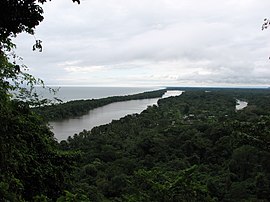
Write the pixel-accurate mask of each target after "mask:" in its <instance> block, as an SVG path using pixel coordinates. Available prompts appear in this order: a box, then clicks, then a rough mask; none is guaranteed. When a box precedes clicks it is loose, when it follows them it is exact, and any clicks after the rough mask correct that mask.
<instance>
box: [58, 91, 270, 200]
mask: <svg viewBox="0 0 270 202" xmlns="http://www.w3.org/2000/svg"><path fill="white" fill-rule="evenodd" d="M181 90H183V89H181ZM185 90H186V92H185V93H183V94H182V95H181V96H178V97H170V98H166V99H160V100H159V102H158V106H152V107H149V108H148V109H146V110H145V111H143V112H142V113H141V114H134V115H128V116H126V117H124V118H121V119H120V120H118V121H113V122H112V123H110V124H107V125H103V126H99V127H95V128H94V129H92V130H91V131H85V130H84V131H83V132H81V133H80V134H78V135H75V136H74V137H72V138H68V140H67V141H61V142H60V147H61V149H63V150H65V151H68V152H71V151H72V152H75V151H76V152H80V153H81V158H78V159H77V162H76V164H75V166H74V170H73V172H72V173H70V175H69V180H70V181H69V182H70V185H69V186H68V190H69V191H70V192H71V193H76V194H75V195H73V197H75V198H76V197H81V196H84V197H85V199H86V198H88V199H89V201H269V200H270V198H269V196H270V167H269V165H270V135H269V131H270V130H269V126H270V109H269V107H270V102H269V96H270V91H269V90H250V89H246V90H239V89H235V90H234V89H227V90H224V89H215V90H213V89H212V91H211V92H209V91H210V90H209V91H205V89H200V90H198V89H189V90H188V89H185ZM236 99H241V100H246V101H248V107H246V108H244V109H243V110H239V111H236V110H235V105H236Z"/></svg>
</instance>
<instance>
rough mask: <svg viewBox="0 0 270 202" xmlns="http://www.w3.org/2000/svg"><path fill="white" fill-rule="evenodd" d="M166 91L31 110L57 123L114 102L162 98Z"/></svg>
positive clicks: (73, 102)
mask: <svg viewBox="0 0 270 202" xmlns="http://www.w3.org/2000/svg"><path fill="white" fill-rule="evenodd" d="M166 91H167V89H160V90H155V91H148V92H143V93H137V94H133V95H123V96H110V97H106V98H100V99H87V100H73V101H68V102H64V103H59V104H53V105H47V106H42V107H37V108H33V110H34V111H35V112H36V113H38V114H40V115H41V116H42V117H43V118H44V119H45V120H46V121H57V120H63V119H67V118H72V117H78V116H82V115H84V114H87V113H88V112H89V111H90V110H92V109H95V108H98V107H102V106H105V105H108V104H111V103H114V102H122V101H129V100H141V99H151V98H158V97H162V96H163V95H164V93H165V92H166Z"/></svg>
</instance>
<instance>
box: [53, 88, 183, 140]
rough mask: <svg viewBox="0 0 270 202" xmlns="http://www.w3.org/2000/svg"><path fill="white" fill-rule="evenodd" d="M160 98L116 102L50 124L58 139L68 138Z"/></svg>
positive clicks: (144, 107) (144, 106) (150, 104)
mask: <svg viewBox="0 0 270 202" xmlns="http://www.w3.org/2000/svg"><path fill="white" fill-rule="evenodd" d="M181 94H182V91H167V92H166V93H165V94H164V95H163V96H162V98H166V97H170V96H177V95H181ZM159 99H160V98H153V99H143V100H130V101H124V102H115V103H112V104H108V105H105V106H103V107H99V108H96V109H93V110H90V111H89V112H88V114H85V115H83V116H80V117H77V118H71V119H65V120H61V121H54V122H50V123H49V124H50V126H51V127H52V129H51V130H52V132H53V133H54V135H55V137H56V139H57V140H58V141H61V140H66V139H67V138H68V136H73V135H74V134H75V133H77V134H78V133H79V132H81V131H83V130H84V129H86V130H91V129H92V128H93V127H95V126H99V125H103V124H107V123H110V122H111V121H112V120H118V119H120V118H121V117H124V116H126V115H128V114H135V113H141V112H142V111H143V110H145V109H146V108H147V107H148V106H153V105H155V104H157V101H158V100H159Z"/></svg>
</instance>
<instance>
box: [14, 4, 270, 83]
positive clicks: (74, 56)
mask: <svg viewBox="0 0 270 202" xmlns="http://www.w3.org/2000/svg"><path fill="white" fill-rule="evenodd" d="M42 7H43V9H44V21H43V22H42V23H41V24H40V25H39V26H38V27H37V29H36V33H35V35H34V36H32V35H28V34H20V35H18V37H17V38H16V39H15V40H14V42H15V43H16V44H17V50H16V53H17V54H18V55H20V56H21V57H22V58H23V63H24V64H26V65H27V66H28V67H29V73H31V74H33V75H34V76H36V77H39V78H41V79H43V80H44V81H45V83H46V84H47V85H57V86H63V85H71V86H72V85H76V86H77V85H78V86H142V87H143V86H149V87H150V86H224V87H231V86H236V87H238V86H239V87H250V86H257V87H263V86H270V60H269V59H268V58H269V56H270V30H264V31H262V30H261V27H262V24H263V20H264V19H265V18H268V17H270V13H269V9H270V1H269V0H226V1H225V0H204V1H201V0H143V1H140V0H136V1H135V0H81V4H80V5H78V4H77V3H72V1H71V0H55V1H52V2H48V3H46V4H44V5H43V6H42ZM35 38H36V39H40V40H42V41H43V42H42V45H43V51H42V52H37V51H32V46H33V44H34V43H35Z"/></svg>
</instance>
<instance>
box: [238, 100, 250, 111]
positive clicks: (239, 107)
mask: <svg viewBox="0 0 270 202" xmlns="http://www.w3.org/2000/svg"><path fill="white" fill-rule="evenodd" d="M247 105H248V103H247V102H245V101H241V100H236V106H235V109H236V110H237V111H238V110H242V109H244V108H245V107H247Z"/></svg>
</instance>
